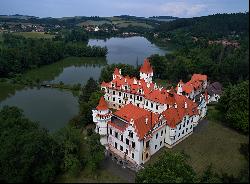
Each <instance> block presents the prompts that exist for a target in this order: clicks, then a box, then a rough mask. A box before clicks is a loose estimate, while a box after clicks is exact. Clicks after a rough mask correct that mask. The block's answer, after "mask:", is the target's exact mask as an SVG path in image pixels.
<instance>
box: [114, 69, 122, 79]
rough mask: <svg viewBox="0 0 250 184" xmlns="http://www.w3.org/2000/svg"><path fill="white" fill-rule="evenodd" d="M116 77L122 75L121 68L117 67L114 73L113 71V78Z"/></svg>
mask: <svg viewBox="0 0 250 184" xmlns="http://www.w3.org/2000/svg"><path fill="white" fill-rule="evenodd" d="M116 77H121V69H118V68H115V70H114V73H113V80H114V79H115V78H116Z"/></svg>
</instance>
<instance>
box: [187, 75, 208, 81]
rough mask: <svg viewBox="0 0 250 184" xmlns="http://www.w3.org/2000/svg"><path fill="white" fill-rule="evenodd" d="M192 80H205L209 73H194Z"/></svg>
mask: <svg viewBox="0 0 250 184" xmlns="http://www.w3.org/2000/svg"><path fill="white" fill-rule="evenodd" d="M191 80H192V81H204V80H207V75H202V74H196V73H195V74H193V75H192V78H191Z"/></svg>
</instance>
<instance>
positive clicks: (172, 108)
mask: <svg viewBox="0 0 250 184" xmlns="http://www.w3.org/2000/svg"><path fill="white" fill-rule="evenodd" d="M152 76H153V69H152V67H151V66H150V63H149V61H148V60H147V59H146V60H145V61H144V64H143V66H142V67H141V69H140V79H139V80H138V79H137V78H135V77H133V78H130V77H129V76H125V77H124V76H122V75H121V70H119V69H118V68H116V69H115V70H114V73H113V80H112V81H110V82H108V83H105V82H102V83H101V89H102V90H103V92H104V97H102V98H101V99H100V102H99V105H98V106H97V107H96V109H94V110H93V120H94V122H96V127H97V128H96V132H98V133H100V134H101V135H105V136H106V144H105V145H106V149H107V151H108V152H109V153H110V154H111V155H112V157H114V159H117V160H118V161H119V162H121V163H123V164H125V165H126V164H128V163H129V164H130V166H129V167H130V168H134V169H135V170H137V169H138V168H140V166H141V164H144V163H145V162H147V161H148V160H149V159H150V157H151V156H152V155H153V154H154V153H156V152H157V151H158V150H159V149H160V148H162V147H163V146H166V147H168V148H171V147H173V146H174V145H176V144H178V143H179V142H180V141H182V140H184V139H185V138H186V137H188V136H189V135H191V134H192V133H193V128H194V127H195V126H197V124H198V122H199V120H200V119H201V118H203V117H204V116H205V115H206V101H205V100H204V98H202V96H201V98H200V99H199V100H196V99H195V97H198V96H195V94H196V95H197V94H198V92H199V93H202V91H203V89H204V86H205V85H206V82H207V81H206V80H207V77H206V76H205V75H201V74H194V76H193V77H192V79H191V80H190V81H189V82H187V83H183V82H182V81H180V82H179V83H178V86H177V87H176V91H177V92H176V91H175V89H174V88H173V87H172V88H171V89H170V90H167V89H164V88H162V87H158V86H157V84H156V83H153V82H152ZM195 101H196V102H195ZM108 108H113V109H116V110H117V111H115V112H114V113H111V111H109V110H108ZM102 130H104V131H102ZM131 165H132V166H131Z"/></svg>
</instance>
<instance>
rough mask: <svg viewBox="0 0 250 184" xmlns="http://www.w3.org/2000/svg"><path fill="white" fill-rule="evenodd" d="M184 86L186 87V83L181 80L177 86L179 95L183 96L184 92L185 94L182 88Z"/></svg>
mask: <svg viewBox="0 0 250 184" xmlns="http://www.w3.org/2000/svg"><path fill="white" fill-rule="evenodd" d="M183 85H184V83H183V82H182V80H180V82H179V83H178V85H177V94H178V95H182V92H183V90H182V87H183Z"/></svg>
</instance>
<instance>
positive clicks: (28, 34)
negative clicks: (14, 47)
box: [13, 32, 54, 39]
mask: <svg viewBox="0 0 250 184" xmlns="http://www.w3.org/2000/svg"><path fill="white" fill-rule="evenodd" d="M13 34H15V35H21V36H24V37H25V38H46V39H52V38H53V37H54V35H51V34H45V33H44V32H17V33H13Z"/></svg>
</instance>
